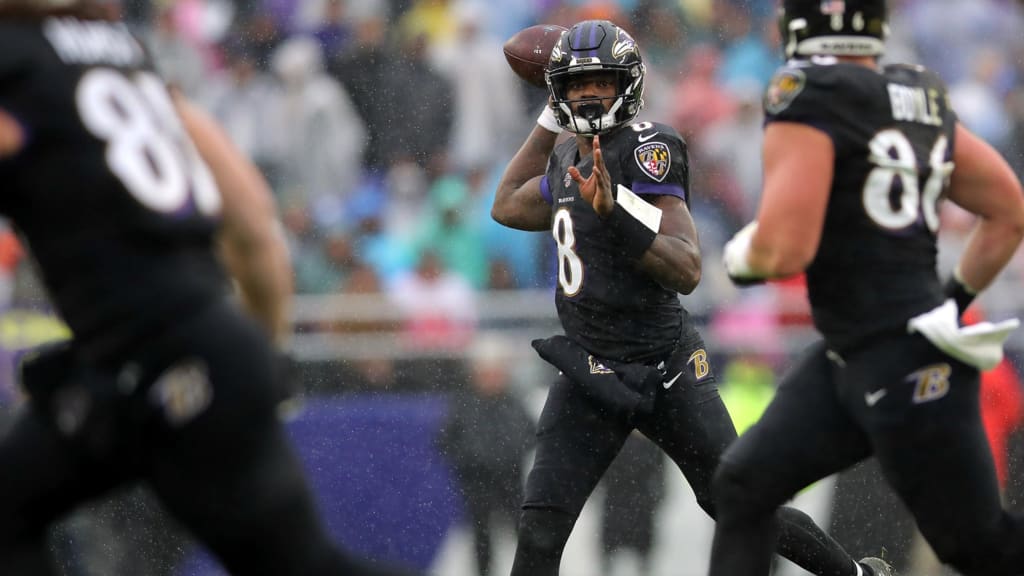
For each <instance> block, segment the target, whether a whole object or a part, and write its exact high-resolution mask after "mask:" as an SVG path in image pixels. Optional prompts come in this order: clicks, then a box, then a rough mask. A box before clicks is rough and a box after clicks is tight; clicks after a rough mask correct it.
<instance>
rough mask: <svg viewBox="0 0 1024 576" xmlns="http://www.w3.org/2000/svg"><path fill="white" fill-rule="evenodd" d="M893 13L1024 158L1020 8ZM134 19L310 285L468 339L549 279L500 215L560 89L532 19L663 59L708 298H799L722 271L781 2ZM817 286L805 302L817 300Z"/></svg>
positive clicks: (937, 1) (915, 1)
mask: <svg viewBox="0 0 1024 576" xmlns="http://www.w3.org/2000/svg"><path fill="white" fill-rule="evenodd" d="M892 6H893V17H892V29H893V42H891V44H890V50H889V55H888V56H887V59H888V60H892V61H904V62H918V63H921V64H924V65H926V66H929V67H931V68H933V69H935V70H937V71H938V72H940V73H941V74H942V76H943V77H944V78H945V80H946V81H947V83H948V84H949V86H950V87H951V94H952V97H953V100H954V106H955V108H956V109H957V110H958V112H959V114H960V115H961V118H962V120H963V121H964V123H965V124H966V125H968V126H969V127H970V128H972V129H973V130H975V131H976V132H978V133H979V134H980V135H982V136H983V137H984V138H985V139H987V140H988V141H989V142H991V143H992V144H994V145H995V146H997V147H998V148H999V149H1000V150H1002V151H1004V152H1005V153H1006V154H1007V156H1008V157H1009V158H1010V159H1011V161H1012V162H1013V163H1014V165H1015V166H1016V167H1017V168H1018V169H1019V170H1024V148H1022V146H1024V89H1022V87H1024V35H1022V34H1021V33H1020V32H1021V30H1022V29H1024V22H1022V12H1021V9H1020V6H1019V5H1017V4H1016V3H1012V2H1009V1H1008V0H976V1H972V2H957V1H955V0H928V1H924V0H902V1H896V2H892ZM125 10H126V16H127V18H128V19H129V20H130V21H131V22H132V23H133V24H134V25H135V26H136V27H137V28H138V29H139V30H140V32H142V34H143V35H144V36H145V37H146V38H147V40H148V42H149V44H150V46H151V48H152V49H153V53H154V55H155V56H156V58H157V60H158V64H159V66H160V67H161V68H162V70H163V71H164V73H165V74H166V75H167V77H168V78H169V79H170V80H171V81H173V82H175V83H176V84H177V85H178V86H180V87H181V89H183V90H184V91H185V92H186V93H187V94H189V95H190V96H192V97H193V98H195V99H196V100H198V101H199V102H200V103H202V104H203V105H204V106H205V107H207V108H208V109H209V110H210V111H211V112H212V113H213V114H214V115H215V116H216V117H217V118H218V119H219V120H221V121H222V122H223V123H224V124H225V125H226V126H227V128H228V130H229V132H230V133H231V135H232V136H233V138H234V139H235V141H236V142H237V143H238V144H239V145H240V146H241V147H242V148H243V149H244V150H245V151H246V152H248V153H249V154H250V155H251V156H252V157H254V158H255V159H256V160H257V161H258V163H259V165H260V166H261V167H262V168H263V169H264V171H265V172H266V174H267V175H268V177H269V178H270V180H271V182H272V184H273V186H274V189H275V191H276V194H277V197H278V199H279V202H280V207H281V210H282V212H283V214H284V220H285V225H286V228H287V231H288V234H289V237H290V241H291V244H292V247H293V254H294V261H295V267H296V288H297V291H298V292H299V293H302V294H338V293H341V294H344V293H360V294H365V293H378V292H379V293H382V294H383V295H385V296H386V297H387V298H388V299H389V302H391V303H392V304H393V305H394V306H395V307H397V308H398V309H400V310H404V311H407V312H408V313H409V314H411V315H416V314H420V313H421V312H423V310H424V308H435V309H437V310H436V312H437V313H436V314H421V315H423V316H426V317H429V318H428V319H427V320H424V321H423V322H420V323H418V324H417V325H416V327H415V331H416V332H418V333H420V335H421V336H423V338H422V339H423V340H431V339H432V338H434V337H436V336H438V331H440V333H441V334H443V335H445V336H446V337H450V338H451V340H449V341H450V342H457V341H460V339H461V337H462V336H466V335H467V334H468V333H470V332H471V331H472V326H473V325H474V322H475V321H476V311H475V309H474V306H473V305H472V303H473V302H474V301H475V300H474V295H475V294H477V293H479V291H481V290H492V289H524V288H546V287H548V286H549V285H550V282H551V278H552V274H550V273H549V272H550V270H551V267H552V262H553V258H552V257H551V255H550V254H549V249H550V247H549V245H550V242H547V235H546V234H533V235H530V234H523V233H519V232H516V231H512V230H508V229H505V228H502V227H501V226H499V225H498V224H496V223H494V222H492V221H491V219H490V218H489V209H490V203H491V197H492V196H491V195H492V193H493V190H494V187H495V186H494V184H495V182H496V179H497V178H498V176H499V174H500V172H501V170H502V168H503V166H504V163H505V162H506V161H507V160H508V159H509V158H510V157H511V155H512V154H513V153H514V151H515V149H516V148H517V147H518V145H519V143H520V142H521V141H522V139H523V137H525V135H526V134H527V132H528V130H529V129H530V126H531V125H532V123H533V119H534V118H535V117H536V115H537V113H538V111H539V109H540V106H542V104H543V102H544V100H545V98H546V92H545V91H544V90H542V89H537V88H533V87H531V86H528V85H527V84H526V83H525V82H522V81H521V80H519V79H518V78H516V77H515V76H514V75H513V74H512V73H511V72H510V70H509V68H508V66H507V65H506V63H505V62H504V60H503V56H502V52H501V44H502V42H503V40H504V39H506V38H508V37H509V36H511V35H512V34H513V33H515V32H516V31H517V30H519V29H521V28H523V27H525V26H527V25H531V24H534V23H540V22H545V23H555V24H562V25H566V26H568V25H571V24H572V23H573V22H575V21H578V20H581V19H586V18H608V19H611V20H613V21H616V22H618V23H620V24H622V25H623V26H624V27H625V28H627V29H628V30H630V31H631V32H632V33H633V34H634V36H635V37H636V38H637V40H638V41H639V44H640V46H641V50H642V52H643V56H644V58H645V61H646V62H647V66H648V75H647V86H646V92H645V100H646V109H645V110H644V112H643V113H642V115H641V119H657V120H659V121H665V122H668V123H670V124H672V125H673V126H675V127H676V128H677V129H678V130H679V131H680V132H681V133H682V134H683V135H684V136H685V137H686V138H687V141H688V144H689V147H690V156H691V158H690V161H691V174H692V188H693V198H694V206H693V212H694V213H695V216H696V219H697V222H698V226H699V232H700V234H701V240H702V244H703V249H704V252H705V257H704V261H705V272H704V277H705V280H704V282H703V283H702V286H701V287H700V288H699V289H698V290H697V292H696V293H695V295H694V296H692V297H690V298H688V299H687V300H686V304H687V307H688V308H689V309H690V311H691V312H693V313H695V314H697V315H699V316H704V317H707V318H708V319H709V321H710V320H714V318H712V317H713V316H716V315H717V314H718V313H719V311H720V310H721V311H723V312H725V309H724V307H723V305H724V304H726V303H730V304H733V305H735V304H737V302H736V301H735V300H736V299H737V298H740V297H742V298H743V300H744V302H742V303H739V304H740V305H739V306H738V308H739V309H740V310H741V311H743V310H753V311H754V314H755V315H758V314H759V312H758V311H759V310H767V309H774V308H775V307H776V306H777V305H778V297H779V294H778V293H779V292H781V293H782V295H783V297H786V295H787V293H789V292H791V291H790V290H788V288H791V287H793V286H789V285H785V284H784V285H782V286H781V288H780V286H774V287H772V288H769V289H767V293H765V291H753V292H745V293H744V294H743V295H742V296H740V295H738V294H737V291H735V290H734V289H732V287H731V286H730V285H729V283H728V282H727V281H726V280H725V279H724V275H723V273H722V270H721V266H720V265H719V264H718V262H719V258H718V252H719V249H720V247H721V245H722V244H723V242H724V240H725V239H727V238H728V237H729V236H730V235H731V234H732V233H733V232H734V231H735V230H736V229H737V228H738V226H739V225H740V224H741V223H743V222H746V221H747V220H749V219H750V218H751V217H752V216H753V214H752V211H753V209H754V206H756V202H757V198H758V194H759V190H760V163H759V155H760V130H761V109H760V99H761V93H762V90H763V88H764V86H765V83H766V82H767V79H768V78H769V77H770V75H771V74H772V72H773V70H774V69H775V67H776V66H778V65H779V64H780V63H781V60H780V58H781V56H780V54H781V51H780V49H779V46H778V34H777V31H776V27H775V22H774V2H772V0H728V1H722V2H712V1H710V0H617V1H614V0H596V1H594V0H591V1H583V0H488V1H486V2H484V1H482V0H358V1H357V0H263V1H262V2H260V1H251V2H238V3H232V2H230V1H228V0H179V1H175V2H152V3H139V2H129V3H127V4H126V5H125ZM947 223H948V227H947V230H949V231H950V232H951V233H948V234H946V238H945V239H944V246H949V247H950V250H948V251H947V252H946V258H944V259H943V262H951V261H952V258H953V257H954V256H955V254H956V248H957V247H958V246H959V244H960V242H961V241H962V234H963V231H964V230H966V229H967V224H968V223H967V222H964V221H963V218H961V217H959V215H958V214H954V213H952V212H950V213H948V214H947ZM1021 269H1022V264H1021V263H1019V262H1018V263H1015V265H1014V266H1013V267H1012V270H1011V272H1010V273H1008V274H1006V275H1004V281H1005V280H1007V278H1006V276H1016V278H1012V279H1011V280H1012V281H1014V282H1015V281H1016V280H1019V279H1020V278H1019V276H1020V273H1021ZM799 288H800V286H799V282H797V283H796V286H795V289H796V290H795V291H796V297H795V298H787V299H786V302H790V301H795V302H799V301H800V297H799V296H800V290H799ZM1010 293H1011V294H1013V293H1014V292H1012V291H1011V292H1010ZM1003 296H1004V293H1003V292H1001V291H1000V290H998V289H997V290H993V291H992V294H991V295H990V296H988V297H986V298H983V299H982V300H983V303H987V301H988V300H994V299H998V300H999V304H1000V305H1002V304H1005V300H1004V299H1003ZM1018 304H1019V300H1018V299H1014V301H1013V302H1012V307H1013V308H1016V307H1017V306H1018ZM786 307H787V306H785V305H783V308H786ZM797 307H799V305H797ZM730 308H732V309H733V310H732V312H731V313H729V314H730V315H729V317H727V318H723V319H722V321H723V322H724V326H723V330H724V332H723V334H722V336H723V338H724V339H727V338H729V337H730V334H731V333H739V334H750V333H752V332H750V331H748V330H740V331H738V332H737V331H735V330H733V331H732V332H730V331H729V329H728V327H729V326H731V325H732V324H731V323H733V322H735V316H736V314H737V313H745V312H736V308H737V306H730ZM796 316H798V317H799V316H801V314H800V313H799V311H798V313H797V314H796ZM438 318H447V320H446V321H439V320H437V319H438ZM762 320H765V319H762ZM776 320H777V319H772V318H768V319H767V320H765V321H767V322H768V323H769V324H770V325H771V324H774V323H775V322H776ZM439 322H440V323H441V324H444V325H438V324H439ZM783 322H785V319H783ZM460 335H461V336H460ZM763 336H764V335H763V334H762V335H759V336H758V337H759V338H761V337H763Z"/></svg>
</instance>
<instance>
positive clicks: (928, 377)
mask: <svg viewBox="0 0 1024 576" xmlns="http://www.w3.org/2000/svg"><path fill="white" fill-rule="evenodd" d="M952 373H953V369H952V368H951V367H950V366H949V364H946V363H942V364H935V365H932V366H926V367H924V368H922V369H920V370H918V371H917V372H914V373H913V374H911V375H910V376H907V380H914V381H916V384H915V385H914V398H913V400H914V404H923V403H925V402H931V401H933V400H938V399H939V398H942V397H943V396H945V395H946V394H948V393H949V375H950V374H952Z"/></svg>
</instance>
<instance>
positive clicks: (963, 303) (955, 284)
mask: <svg viewBox="0 0 1024 576" xmlns="http://www.w3.org/2000/svg"><path fill="white" fill-rule="evenodd" d="M942 292H943V293H944V294H945V295H946V297H947V298H952V299H953V301H954V302H956V308H957V310H958V311H959V312H960V313H961V314H963V313H964V310H967V307H968V306H970V305H971V302H974V297H975V296H977V294H972V293H971V291H970V290H968V289H967V286H965V285H964V283H963V282H961V281H959V280H957V278H956V276H955V275H953V276H950V277H949V280H946V284H945V286H943V287H942Z"/></svg>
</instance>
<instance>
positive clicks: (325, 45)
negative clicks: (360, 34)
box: [311, 0, 354, 61]
mask: <svg viewBox="0 0 1024 576" xmlns="http://www.w3.org/2000/svg"><path fill="white" fill-rule="evenodd" d="M348 1H349V0H324V1H323V2H322V7H321V12H322V14H321V15H320V17H319V18H318V19H317V21H316V23H315V24H314V25H313V27H312V29H311V33H312V35H313V37H314V38H316V40H317V42H319V43H320V49H321V50H322V51H323V54H324V58H325V59H326V60H327V61H330V60H331V59H333V58H334V57H335V56H337V55H339V54H342V53H343V52H344V51H345V50H346V49H348V46H349V44H350V43H351V42H352V39H353V36H354V33H353V31H352V21H351V20H350V19H349V17H348Z"/></svg>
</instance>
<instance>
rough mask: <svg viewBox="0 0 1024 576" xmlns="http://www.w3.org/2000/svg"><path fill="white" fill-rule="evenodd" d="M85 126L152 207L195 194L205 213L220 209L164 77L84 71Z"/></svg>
mask: <svg viewBox="0 0 1024 576" xmlns="http://www.w3.org/2000/svg"><path fill="white" fill-rule="evenodd" d="M75 97H76V102H77V104H78V113H79V115H80V116H81V118H82V122H83V124H84V125H85V127H86V128H87V129H88V130H89V131H90V132H91V133H92V134H93V135H94V136H96V137H97V138H99V139H100V140H103V141H104V142H106V143H107V149H106V158H107V165H108V166H109V167H110V170H111V171H112V172H113V173H114V174H115V175H116V176H117V177H118V179H120V180H121V182H122V184H124V187H125V188H126V189H127V190H128V191H129V192H130V193H131V194H132V196H134V197H135V198H136V199H137V200H138V201H139V202H140V203H142V204H143V205H144V206H146V207H148V208H149V209H151V210H155V211H157V212H163V213H169V212H175V211H177V210H180V209H181V208H182V207H184V206H185V205H186V203H187V202H188V200H189V196H190V195H191V197H192V199H193V200H194V201H195V206H196V208H197V209H198V210H199V212H200V213H202V214H205V215H214V214H216V213H217V212H219V211H220V205H221V198H220V192H219V191H218V190H217V186H216V184H215V183H214V180H213V177H212V176H211V175H210V172H209V169H208V168H207V167H206V164H205V163H204V162H203V161H202V159H201V158H200V156H199V153H198V152H197V151H196V149H195V146H194V145H193V144H192V141H191V140H190V139H189V138H188V136H187V134H186V133H185V130H184V128H183V127H182V125H181V122H180V120H179V118H178V114H177V112H176V111H175V108H174V104H173V103H172V102H171V98H170V96H169V95H168V93H167V89H166V88H165V87H164V85H163V82H161V80H160V79H159V77H157V76H156V75H155V74H153V73H151V72H140V73H138V74H136V75H135V76H134V77H133V78H132V79H129V78H127V77H126V76H124V75H123V74H121V73H120V72H118V71H116V70H113V69H110V68H95V69H92V70H90V71H88V72H86V73H85V75H84V76H83V77H82V79H81V80H80V81H79V84H78V90H77V92H76V95H75Z"/></svg>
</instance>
